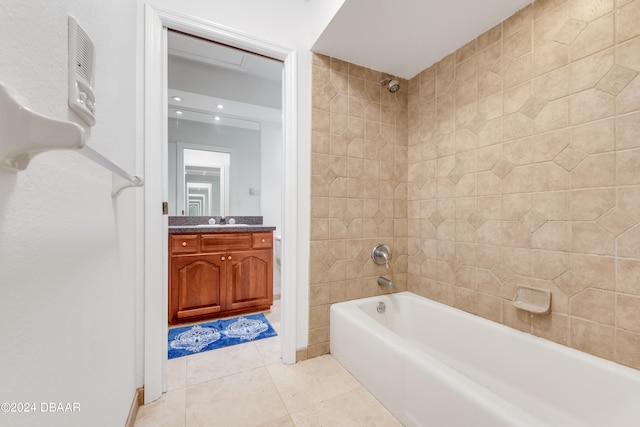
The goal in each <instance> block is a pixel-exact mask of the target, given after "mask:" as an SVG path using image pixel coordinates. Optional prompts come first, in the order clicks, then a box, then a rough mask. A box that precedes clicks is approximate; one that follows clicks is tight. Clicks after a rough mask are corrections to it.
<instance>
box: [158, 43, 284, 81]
mask: <svg viewBox="0 0 640 427" xmlns="http://www.w3.org/2000/svg"><path fill="white" fill-rule="evenodd" d="M167 37H168V42H169V43H168V45H169V48H168V52H167V53H168V54H169V55H173V56H177V57H180V58H184V59H189V60H191V61H196V62H201V63H204V64H208V65H212V66H215V67H222V68H227V69H230V70H234V71H238V72H241V73H244V74H248V75H252V76H256V77H260V78H263V79H267V80H271V81H274V82H280V80H281V78H282V62H280V61H277V60H275V59H271V58H266V57H264V56H261V55H257V54H254V53H250V52H246V51H243V50H240V49H236V48H233V47H229V46H225V45H222V44H219V43H215V42H212V41H209V40H203V39H200V38H198V37H194V36H189V35H186V34H182V33H179V32H176V31H169V34H168V36H167Z"/></svg>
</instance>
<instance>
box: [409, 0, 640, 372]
mask: <svg viewBox="0 0 640 427" xmlns="http://www.w3.org/2000/svg"><path fill="white" fill-rule="evenodd" d="M639 72H640V0H634V1H628V0H627V1H621V0H617V1H616V2H614V0H608V1H606V0H605V1H603V0H597V1H596V0H574V1H570V0H565V1H562V0H555V1H551V0H538V1H536V2H535V3H533V4H532V5H530V6H529V7H526V8H525V9H523V10H522V11H520V12H518V13H517V14H515V15H514V16H512V17H510V18H508V19H507V20H505V21H504V22H502V23H501V24H499V25H497V26H496V27H494V28H492V29H491V30H489V31H487V32H486V33H484V34H482V35H481V36H479V37H478V38H477V39H475V40H473V41H471V42H470V43H468V44H467V45H465V46H463V47H462V48H460V49H459V50H457V51H456V52H454V53H453V54H451V55H449V56H447V57H446V58H444V59H442V60H441V61H440V62H438V63H437V64H435V65H434V66H432V67H430V68H429V69H427V70H424V71H423V72H421V73H420V74H419V75H417V76H415V77H414V78H413V79H411V80H410V82H409V175H408V182H409V187H408V219H409V224H408V227H409V233H408V234H409V239H408V245H409V246H408V250H409V252H408V253H409V258H408V289H409V290H411V291H413V292H416V293H419V294H422V295H425V296H428V297H430V298H433V299H436V300H438V301H441V302H444V303H446V304H449V305H452V306H455V307H459V308H461V309H463V310H466V311H468V312H471V313H475V314H478V315H480V316H483V317H486V318H488V319H491V320H495V321H497V322H501V323H504V324H506V325H509V326H511V327H514V328H517V329H520V330H523V331H526V332H530V333H532V334H535V335H538V336H541V337H544V338H548V339H550V340H553V341H556V342H558V343H561V344H565V345H568V346H570V347H573V348H577V349H580V350H583V351H586V352H588V353H591V354H595V355H597V356H601V357H604V358H606V359H610V360H614V361H617V362H620V363H623V364H625V365H629V366H633V367H635V368H640V225H639V224H640V76H639ZM418 236H419V237H418ZM517 285H528V286H533V287H537V288H541V289H549V290H551V292H552V312H551V314H546V315H529V314H528V313H526V312H523V311H520V310H517V309H515V308H514V307H513V306H512V305H511V300H512V298H513V296H514V291H515V287H516V286H517Z"/></svg>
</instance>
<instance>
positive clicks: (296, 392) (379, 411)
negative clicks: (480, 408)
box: [135, 300, 402, 427]
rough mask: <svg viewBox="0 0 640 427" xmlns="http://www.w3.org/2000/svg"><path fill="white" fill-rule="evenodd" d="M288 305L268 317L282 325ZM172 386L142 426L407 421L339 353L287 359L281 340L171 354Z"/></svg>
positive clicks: (144, 414) (281, 426)
mask: <svg viewBox="0 0 640 427" xmlns="http://www.w3.org/2000/svg"><path fill="white" fill-rule="evenodd" d="M279 307H280V304H279V301H278V300H276V301H274V306H273V308H272V310H270V311H269V312H266V313H265V315H266V316H267V319H268V320H269V322H270V323H271V324H272V325H273V327H274V329H276V331H279V327H280V323H279V321H280V319H279V318H280V314H279V310H280V308H279ZM168 369H169V371H168V377H169V390H168V392H167V393H165V394H164V395H163V396H162V397H161V398H160V399H159V400H158V401H156V402H152V403H150V404H148V405H144V406H142V407H140V409H139V411H138V416H137V418H136V423H135V426H136V427H147V426H149V427H254V426H261V427H267V426H270V427H287V426H309V427H313V426H318V427H320V426H363V427H364V426H384V427H386V426H401V425H402V424H400V422H398V421H397V420H396V419H395V417H394V416H393V415H391V413H389V412H388V411H387V410H386V409H385V408H384V406H382V405H381V404H380V403H379V402H378V401H377V400H376V399H375V398H374V397H373V396H371V394H370V393H369V392H367V390H365V389H364V387H362V385H360V384H359V383H358V382H357V381H356V380H355V379H354V378H353V377H352V376H351V375H350V374H349V373H348V372H347V371H346V370H345V369H344V368H343V367H342V366H341V365H340V364H339V363H338V362H337V361H336V360H335V359H334V358H333V357H332V356H331V355H324V356H320V357H316V358H313V359H309V360H306V361H304V362H300V363H297V364H295V365H284V364H282V362H281V361H280V338H279V336H277V337H272V338H265V339H263V340H258V341H253V342H248V343H245V344H239V345H236V346H232V347H226V348H221V349H217V350H211V351H208V352H205V353H201V354H195V355H192V356H186V357H180V358H177V359H172V360H169V363H168Z"/></svg>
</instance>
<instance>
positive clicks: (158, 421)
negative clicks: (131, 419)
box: [135, 388, 186, 427]
mask: <svg viewBox="0 0 640 427" xmlns="http://www.w3.org/2000/svg"><path fill="white" fill-rule="evenodd" d="M185 404H186V389H184V388H182V389H178V390H172V391H169V392H167V393H165V394H163V395H162V397H160V399H158V400H156V401H155V402H151V403H149V404H147V405H144V406H141V407H140V409H138V416H137V417H136V422H135V425H136V427H184V426H185V418H186V417H185V414H186V406H185Z"/></svg>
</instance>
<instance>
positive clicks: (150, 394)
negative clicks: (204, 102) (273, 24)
mask: <svg viewBox="0 0 640 427" xmlns="http://www.w3.org/2000/svg"><path fill="white" fill-rule="evenodd" d="M169 30H177V31H179V32H181V33H184V34H191V35H193V36H196V37H198V38H200V39H204V40H209V41H213V42H218V43H221V44H223V45H227V46H232V47H236V48H239V49H242V50H245V51H248V52H255V53H257V54H259V55H263V56H267V57H269V58H273V59H275V60H279V61H282V62H283V64H284V67H283V72H282V98H281V99H282V118H283V120H282V126H281V132H282V141H283V147H282V156H281V161H282V168H281V171H280V172H281V173H280V176H281V182H282V202H281V220H282V233H281V235H282V252H281V253H282V255H281V260H282V265H281V274H282V278H281V282H282V290H281V302H282V320H281V328H282V329H281V338H282V339H281V342H282V351H281V359H282V361H283V362H284V363H295V354H296V276H297V264H298V261H297V257H298V256H297V243H296V239H295V231H296V229H297V211H296V206H297V148H296V144H295V134H296V131H297V127H296V114H295V111H296V110H297V106H296V99H297V87H296V52H295V50H293V49H290V48H287V47H283V46H279V45H275V44H272V43H269V42H266V41H264V40H261V39H259V38H254V37H251V36H247V35H246V34H243V33H237V32H234V31H232V30H230V29H228V28H226V27H218V26H216V25H215V24H213V23H211V22H208V21H203V20H200V19H197V18H192V17H186V16H184V15H182V14H179V13H176V12H172V11H167V10H165V9H161V8H157V7H155V6H153V5H150V4H146V5H145V48H144V50H145V71H144V86H145V91H144V106H143V108H144V148H143V153H142V155H143V157H144V170H145V179H146V182H147V186H146V188H145V192H144V218H143V219H142V222H143V227H144V236H143V237H142V240H143V246H144V279H143V280H144V297H143V299H144V319H143V326H142V328H143V335H144V350H143V365H144V379H143V381H144V386H145V403H148V402H151V401H153V400H156V399H157V398H159V397H160V395H161V394H162V392H163V391H166V389H167V378H166V371H167V340H166V336H167V330H168V327H167V317H168V307H167V306H168V304H167V301H168V291H167V288H168V277H167V276H168V265H167V264H168V263H167V259H168V245H167V225H168V224H167V223H168V221H167V216H163V215H162V214H161V211H160V209H158V207H159V206H160V205H161V204H164V202H165V201H167V200H168V185H167V182H168V181H167V180H168V161H167V157H168V155H167V152H168V145H167V144H168V142H167V141H168V131H167V129H168V114H167V105H168V104H169V95H168V90H167V88H168V78H167V62H168V43H167V36H168V31H169ZM231 171H233V165H231ZM272 172H273V171H272ZM230 180H231V183H232V184H231V185H233V177H230ZM230 205H231V206H233V202H230Z"/></svg>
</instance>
